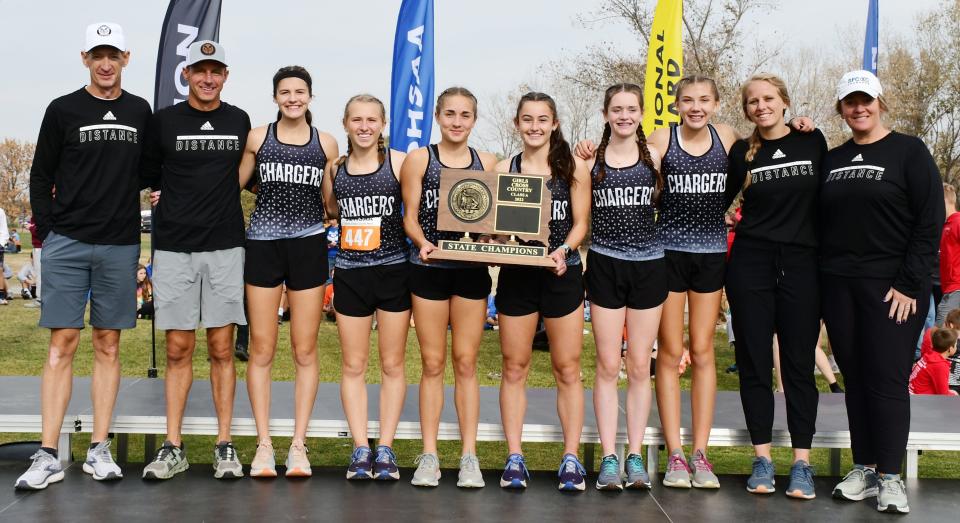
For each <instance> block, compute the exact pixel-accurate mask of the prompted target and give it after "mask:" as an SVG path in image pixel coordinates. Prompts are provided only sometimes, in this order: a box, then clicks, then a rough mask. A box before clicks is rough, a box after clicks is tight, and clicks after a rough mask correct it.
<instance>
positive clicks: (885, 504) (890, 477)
mask: <svg viewBox="0 0 960 523" xmlns="http://www.w3.org/2000/svg"><path fill="white" fill-rule="evenodd" d="M877 485H878V488H877V510H879V511H880V512H890V513H894V514H906V513H908V512H910V505H909V504H907V488H906V487H904V486H903V480H901V479H900V474H884V475H882V476H880V478H879V479H878V480H877Z"/></svg>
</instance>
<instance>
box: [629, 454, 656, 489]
mask: <svg viewBox="0 0 960 523" xmlns="http://www.w3.org/2000/svg"><path fill="white" fill-rule="evenodd" d="M624 468H625V469H626V473H627V485H626V487H627V488H630V489H649V488H650V475H649V474H647V467H645V466H644V464H643V457H642V456H640V454H628V455H627V460H626V461H625V462H624Z"/></svg>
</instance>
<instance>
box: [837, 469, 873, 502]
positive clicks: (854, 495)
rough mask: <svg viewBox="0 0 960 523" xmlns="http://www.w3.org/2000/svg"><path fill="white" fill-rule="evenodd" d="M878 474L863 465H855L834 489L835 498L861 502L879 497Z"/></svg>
mask: <svg viewBox="0 0 960 523" xmlns="http://www.w3.org/2000/svg"><path fill="white" fill-rule="evenodd" d="M877 490H878V489H877V473H876V472H875V471H873V470H871V469H868V468H866V467H864V466H863V465H854V466H853V470H851V471H850V472H847V475H846V476H844V477H843V480H842V481H841V482H840V483H837V486H836V487H833V497H835V498H837V499H846V500H850V501H861V500H864V499H867V498H873V497H876V496H877Z"/></svg>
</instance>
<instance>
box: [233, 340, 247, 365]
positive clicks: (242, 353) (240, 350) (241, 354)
mask: <svg viewBox="0 0 960 523" xmlns="http://www.w3.org/2000/svg"><path fill="white" fill-rule="evenodd" d="M233 355H234V356H236V357H237V359H238V360H240V361H247V360H249V359H250V352H248V351H247V346H246V345H241V344H239V343H238V344H237V347H236V348H235V349H234V351H233Z"/></svg>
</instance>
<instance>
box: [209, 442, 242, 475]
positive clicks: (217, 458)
mask: <svg viewBox="0 0 960 523" xmlns="http://www.w3.org/2000/svg"><path fill="white" fill-rule="evenodd" d="M213 477H215V478H217V479H235V478H242V477H243V465H241V464H240V459H239V458H238V457H237V449H235V448H233V443H231V442H229V441H221V442H220V443H217V446H216V447H215V448H214V449H213Z"/></svg>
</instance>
